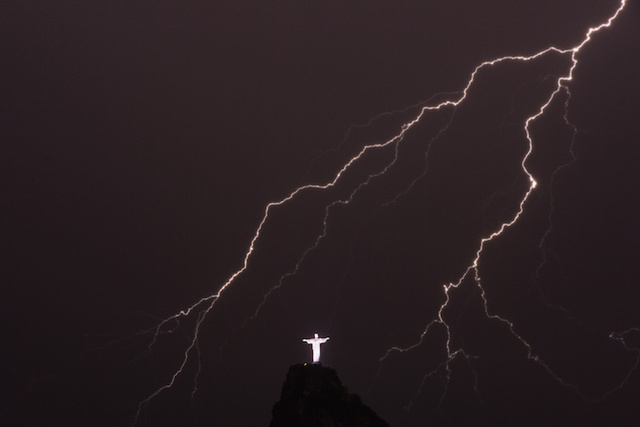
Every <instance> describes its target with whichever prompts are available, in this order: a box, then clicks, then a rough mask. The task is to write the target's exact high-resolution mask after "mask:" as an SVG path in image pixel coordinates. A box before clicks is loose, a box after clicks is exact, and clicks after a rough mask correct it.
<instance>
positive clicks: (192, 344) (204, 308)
mask: <svg viewBox="0 0 640 427" xmlns="http://www.w3.org/2000/svg"><path fill="white" fill-rule="evenodd" d="M626 3H627V1H626V0H621V1H620V4H619V6H618V8H617V9H616V11H615V13H613V15H612V16H611V17H609V19H608V20H607V21H606V22H604V23H603V24H601V25H599V26H597V27H593V28H589V29H588V31H587V32H586V34H585V37H584V38H583V39H582V41H581V42H580V43H579V44H578V45H577V46H575V47H572V48H569V49H560V48H557V47H553V46H551V47H548V48H546V49H544V50H542V51H539V52H537V53H535V54H533V55H529V56H503V57H500V58H496V59H493V60H489V61H485V62H482V63H481V64H480V65H478V66H476V67H475V69H474V70H473V71H472V72H471V75H470V77H469V79H468V81H467V83H466V85H465V87H464V89H463V90H462V91H460V92H457V93H456V94H454V95H456V96H457V98H452V99H448V100H445V101H443V102H439V103H436V104H434V105H427V104H421V105H422V107H420V110H419V112H418V114H417V115H416V116H415V117H414V118H413V119H412V120H409V121H407V122H406V123H404V124H403V125H402V126H401V130H400V131H399V132H398V133H397V134H396V135H394V136H393V137H391V138H390V139H388V140H387V141H384V142H380V143H375V144H370V145H365V146H363V147H362V148H361V149H360V151H359V152H357V154H355V155H354V156H353V157H351V158H350V159H349V160H348V161H347V162H346V163H345V164H344V165H343V166H342V167H341V168H340V169H339V170H338V171H337V172H336V173H335V175H334V176H333V178H332V179H331V180H329V181H328V182H326V183H324V184H308V185H303V186H300V187H298V188H296V189H295V190H293V191H292V192H291V193H290V194H288V195H287V196H286V197H284V198H282V199H280V200H278V201H274V202H270V203H268V204H267V205H266V207H265V208H264V212H263V215H262V218H261V220H260V222H259V224H258V226H257V228H256V230H255V233H254V234H253V237H252V238H251V241H250V243H249V246H248V249H247V250H246V252H245V255H244V258H243V261H242V264H241V267H240V268H239V269H238V270H236V271H235V272H234V273H233V274H231V276H229V278H228V279H227V280H226V281H225V282H224V283H223V284H222V286H220V288H219V289H218V291H217V292H215V293H214V294H211V295H209V296H206V297H204V298H202V299H200V300H199V301H197V302H196V303H195V304H193V305H191V306H190V307H188V308H187V309H185V310H182V311H180V312H178V313H177V314H175V315H173V316H170V317H168V318H166V319H165V320H163V321H162V322H160V323H159V324H158V325H157V326H156V327H155V328H154V329H153V331H152V332H153V333H154V336H153V339H152V342H151V344H150V347H151V346H153V345H154V344H155V343H156V341H157V339H158V337H159V335H160V334H161V333H162V331H163V328H166V327H167V325H168V324H173V323H174V322H178V321H179V320H180V319H182V318H186V317H189V316H192V315H194V314H195V315H196V321H195V326H194V327H193V337H192V338H191V339H190V341H189V344H188V345H187V347H186V349H185V350H184V353H183V356H182V361H181V363H180V365H179V367H178V368H177V369H176V371H175V372H174V373H173V375H172V376H171V377H170V380H169V381H168V382H167V383H166V384H165V385H163V386H161V387H160V388H158V389H157V390H156V391H154V392H153V393H152V394H150V395H149V396H148V397H147V398H146V399H144V400H143V401H142V402H140V403H139V405H138V408H137V412H136V414H135V419H134V421H133V425H136V424H137V422H138V419H139V417H140V414H141V412H142V410H143V408H144V407H145V406H146V405H147V404H149V402H150V401H151V400H152V399H154V398H155V397H156V396H158V395H159V394H160V393H162V392H163V391H164V390H166V389H168V388H171V387H172V386H173V385H174V383H175V381H176V379H177V378H178V377H179V376H180V374H181V373H182V372H183V370H184V368H185V366H186V365H187V363H188V362H189V360H190V358H191V355H192V353H193V352H194V351H197V350H198V339H199V332H200V328H201V326H202V324H203V322H204V320H205V319H206V317H207V315H208V314H209V313H210V312H211V310H212V309H213V308H214V307H215V305H216V303H217V301H218V300H219V299H220V298H221V296H222V295H223V294H224V293H225V291H226V290H227V289H228V288H229V287H230V286H232V285H233V283H234V282H235V281H236V280H237V279H238V278H239V277H240V276H241V275H243V273H245V272H246V271H247V269H248V268H249V265H250V261H251V258H252V255H253V254H254V251H255V247H256V243H257V242H258V240H259V239H260V237H261V234H262V232H263V228H264V227H265V224H266V223H267V221H268V220H269V218H270V216H271V214H272V212H273V210H274V209H276V208H278V207H280V206H283V205H285V204H287V203H288V202H290V201H292V200H293V199H294V198H296V197H298V196H299V195H300V194H302V193H305V192H309V191H327V190H330V189H332V188H334V187H336V185H337V184H338V183H339V182H340V181H341V179H342V178H343V176H344V175H345V173H346V172H347V171H348V170H350V169H351V168H352V167H353V166H354V165H355V164H356V163H358V162H359V161H360V160H361V159H363V158H364V157H365V156H366V155H368V154H369V153H370V152H372V151H374V150H380V149H384V148H387V147H392V146H394V145H395V154H394V156H393V158H392V159H391V160H390V161H389V162H387V163H386V164H385V165H384V166H383V167H382V168H380V169H379V170H378V171H376V172H372V173H370V174H369V175H368V177H367V178H366V179H365V180H364V181H363V182H361V183H360V184H359V185H357V186H356V187H355V189H353V190H352V191H351V192H349V194H348V196H347V197H346V198H343V199H339V200H335V201H333V202H331V203H330V204H328V205H327V206H326V207H325V215H324V219H323V223H324V228H323V230H322V232H321V233H320V234H318V236H317V237H316V239H315V241H314V244H313V245H312V246H310V247H309V248H308V249H307V250H306V251H304V252H303V254H302V255H301V257H300V258H299V261H298V262H297V263H296V264H295V267H294V269H293V270H292V271H291V272H289V273H287V274H285V275H284V276H282V277H281V279H280V280H279V282H278V283H277V284H276V286H275V287H273V288H271V290H270V291H268V292H267V293H266V294H265V296H264V298H263V300H262V302H261V303H260V304H259V306H258V307H257V309H256V311H255V313H254V315H253V316H252V317H251V318H253V317H255V316H257V315H258V312H259V310H260V308H261V307H262V305H263V304H264V302H265V301H266V299H267V298H268V297H269V295H270V294H271V293H272V292H273V291H274V289H277V288H278V287H280V286H281V285H282V282H283V280H284V278H286V277H289V276H291V275H294V274H296V272H297V271H298V268H299V266H300V264H301V263H302V261H303V260H304V259H305V257H306V255H307V254H308V253H309V252H310V251H311V250H313V249H315V248H316V247H317V245H318V243H319V241H320V240H321V239H323V238H324V237H325V235H326V233H327V219H328V217H329V213H330V210H331V208H332V207H334V206H336V205H347V204H349V203H350V202H351V201H352V200H353V198H354V196H355V195H356V193H357V192H358V191H360V190H361V189H362V188H364V187H365V186H367V185H368V183H369V182H370V181H371V180H372V179H373V178H375V177H378V176H380V175H383V174H385V173H386V172H387V171H388V170H389V169H390V168H391V167H392V166H393V165H394V164H395V162H396V160H397V159H398V145H399V144H400V142H401V141H402V140H403V138H404V136H405V135H406V133H407V132H408V131H409V130H410V129H412V128H413V127H414V126H415V125H416V124H418V123H419V122H420V121H421V120H422V118H423V116H424V115H425V114H427V113H428V112H432V111H438V110H443V109H445V108H454V109H455V108H457V107H458V106H459V105H461V104H462V103H463V102H464V101H465V99H466V98H467V95H468V93H469V90H470V88H471V87H472V86H473V84H474V82H475V80H476V76H477V74H478V73H479V72H480V70H483V69H485V68H489V67H493V66H495V65H497V64H501V63H505V62H528V61H533V60H535V59H537V58H540V57H542V56H544V55H547V54H549V53H556V54H559V55H564V56H569V57H570V60H571V65H570V67H569V69H568V71H567V73H566V74H565V75H563V76H560V77H558V78H557V79H556V84H555V89H554V90H553V91H552V93H551V95H550V96H549V97H548V98H547V99H546V100H545V101H544V103H543V104H542V105H541V106H540V107H539V108H538V109H537V111H536V112H535V114H533V115H532V116H530V117H528V118H527V119H526V121H525V122H524V133H525V135H526V140H527V142H528V149H527V151H526V154H525V155H524V157H523V158H522V160H521V163H520V165H521V168H522V171H523V172H524V173H525V174H526V176H527V177H528V181H529V186H528V189H527V191H526V192H525V193H524V195H523V197H522V198H521V200H520V202H519V206H518V210H517V212H516V214H515V215H514V216H513V217H512V218H511V219H510V220H508V221H506V222H504V223H502V224H501V225H500V226H499V227H498V228H497V230H495V231H493V232H492V233H490V234H489V235H487V236H485V237H483V238H482V239H481V240H480V242H479V244H478V246H477V250H476V252H475V256H474V258H473V260H472V261H471V263H470V264H469V265H468V267H467V268H466V270H465V271H464V272H463V274H462V275H461V276H460V278H459V279H458V280H457V281H456V282H452V283H449V284H446V285H443V291H444V302H443V303H442V305H441V306H440V307H439V310H438V313H437V317H436V318H435V319H433V320H432V321H431V322H429V323H428V324H427V325H426V327H425V328H424V330H423V332H422V333H421V335H420V336H419V338H418V340H417V341H416V342H415V343H414V344H412V345H410V346H408V347H392V348H390V349H388V350H387V351H386V353H385V354H384V355H383V356H382V357H381V358H380V360H379V361H380V367H381V366H382V363H383V362H384V361H385V360H386V359H387V357H388V356H389V355H390V354H391V353H394V352H406V351H410V350H412V349H415V348H417V347H418V346H420V345H421V344H422V343H423V340H424V338H425V336H426V335H427V334H428V332H429V331H430V329H431V327H432V326H433V325H436V324H439V325H441V326H444V328H445V330H446V333H447V341H446V350H447V361H446V362H445V369H446V370H447V372H449V365H448V364H449V362H450V361H451V360H453V359H454V358H456V357H457V356H458V355H459V354H462V355H464V356H465V357H470V356H468V355H466V354H465V353H464V351H463V350H461V349H455V350H454V349H452V347H451V334H450V330H449V326H448V325H447V323H446V321H445V319H444V317H443V311H444V309H445V308H446V307H447V305H448V304H449V301H450V295H449V291H450V290H451V289H452V288H457V287H459V286H460V285H461V284H462V283H463V281H464V280H465V279H467V278H468V277H470V275H472V276H471V277H472V278H473V280H474V281H475V283H476V285H477V286H478V287H479V289H480V292H481V297H482V300H483V304H484V313H485V315H486V316H487V317H488V318H491V319H496V320H499V321H501V322H503V323H505V324H506V325H507V326H508V327H509V330H510V332H511V333H512V334H513V335H514V336H515V337H516V338H517V339H518V340H519V341H520V342H521V343H522V345H524V346H525V347H526V349H527V356H528V357H529V358H530V359H531V360H534V361H536V362H537V363H540V364H541V365H542V366H543V367H544V368H545V369H546V370H547V371H549V372H550V373H551V375H553V376H554V377H555V378H556V379H557V380H559V381H561V382H562V380H561V379H560V378H559V377H558V376H557V375H556V374H555V373H553V371H552V370H551V369H550V368H549V367H548V366H547V365H546V364H544V362H543V361H542V360H540V358H539V357H538V356H537V355H535V354H534V352H533V349H532V348H531V346H530V345H529V344H528V343H527V341H526V340H525V339H524V338H522V337H521V336H520V335H518V334H517V333H516V332H515V329H514V325H513V324H512V323H511V322H510V321H509V320H508V319H504V318H502V317H500V316H498V315H495V314H491V313H490V312H489V308H488V303H487V300H486V297H485V293H484V289H483V288H482V284H481V277H480V274H479V272H478V269H479V263H480V259H481V257H482V253H483V250H484V248H485V245H486V244H487V243H488V242H490V241H492V240H494V239H496V238H497V237H498V236H500V235H502V234H503V233H504V232H505V230H507V229H508V228H510V227H511V226H513V225H514V224H515V223H516V222H518V220H519V219H520V217H521V215H522V213H523V212H524V210H525V204H526V203H527V201H528V199H529V197H530V195H531V194H532V192H533V191H534V190H535V189H536V186H537V182H536V180H535V178H534V176H533V175H532V174H531V173H530V171H529V170H528V169H527V167H526V163H527V160H528V159H529V157H530V156H531V154H532V152H533V147H534V142H533V138H532V136H531V132H530V127H531V124H532V123H533V122H535V121H536V120H537V119H538V118H540V117H541V116H543V115H544V114H545V112H546V110H547V108H548V107H549V105H550V104H551V103H552V102H553V101H554V100H555V99H556V98H557V96H558V94H560V93H562V92H566V93H567V94H569V88H568V84H569V82H571V81H572V79H573V73H574V70H575V69H576V67H577V66H578V54H579V53H580V51H581V50H582V48H583V47H584V46H586V45H587V44H588V43H589V41H590V40H591V38H592V36H593V35H595V34H596V33H597V32H599V31H600V30H602V29H604V28H608V27H610V26H611V25H612V23H613V22H614V20H615V19H616V18H617V17H618V15H619V14H620V13H621V12H622V11H623V9H624V8H625V6H626ZM448 95H451V94H448ZM567 102H568V101H567ZM566 106H567V105H566V104H565V108H566ZM565 121H566V114H565ZM445 129H446V128H445ZM443 131H444V130H441V131H440V133H442V132H443ZM440 133H438V135H437V136H436V137H435V138H434V139H437V138H438V136H439V135H440ZM432 141H433V140H432ZM427 154H428V153H427ZM414 183H415V180H414ZM411 185H413V184H411ZM410 187H411V186H410ZM410 187H409V189H410ZM409 189H407V190H405V192H406V191H409ZM403 194H404V193H403ZM611 339H613V340H617V341H619V342H622V343H623V344H625V342H624V333H621V334H614V335H612V336H611ZM625 347H626V344H625ZM637 365H638V363H636V365H635V367H637ZM635 367H634V369H635ZM378 372H379V370H378ZM427 375H429V374H427ZM196 376H197V375H196ZM423 382H424V381H423ZM562 383H563V384H564V382H562ZM565 385H566V384H565ZM194 391H195V390H194Z"/></svg>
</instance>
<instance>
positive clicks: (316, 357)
mask: <svg viewBox="0 0 640 427" xmlns="http://www.w3.org/2000/svg"><path fill="white" fill-rule="evenodd" d="M302 341H304V342H306V343H307V344H311V349H312V350H313V363H320V344H323V343H325V342H327V341H329V337H326V338H318V334H315V337H314V338H309V339H305V340H302Z"/></svg>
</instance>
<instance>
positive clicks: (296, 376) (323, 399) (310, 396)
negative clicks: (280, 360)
mask: <svg viewBox="0 0 640 427" xmlns="http://www.w3.org/2000/svg"><path fill="white" fill-rule="evenodd" d="M272 414H273V418H272V419H271V424H270V425H269V427H295V426H300V427H347V426H349V427H351V426H354V427H355V426H357V427H370V426H373V427H389V424H387V423H386V422H385V421H384V420H382V419H381V418H380V417H378V416H377V415H376V413H375V412H373V410H371V408H369V407H368V406H366V405H364V404H363V403H362V401H361V400H360V397H359V396H358V395H355V394H349V393H348V392H347V389H346V388H345V387H343V386H342V384H341V383H340V379H339V378H338V374H337V373H336V371H335V370H333V369H331V368H326V367H324V366H322V365H320V364H314V365H311V364H306V363H305V364H304V365H302V364H298V365H293V366H291V367H290V368H289V373H287V379H286V380H285V382H284V385H283V386H282V394H281V396H280V401H279V402H277V403H276V404H275V405H274V406H273V410H272Z"/></svg>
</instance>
